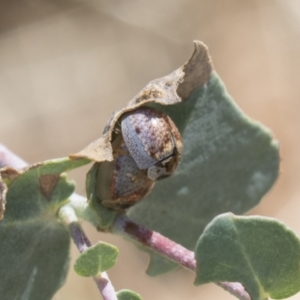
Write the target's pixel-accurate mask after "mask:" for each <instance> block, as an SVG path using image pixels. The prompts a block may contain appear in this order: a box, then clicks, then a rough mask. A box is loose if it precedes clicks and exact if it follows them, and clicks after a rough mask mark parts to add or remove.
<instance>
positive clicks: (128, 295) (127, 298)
mask: <svg viewBox="0 0 300 300" xmlns="http://www.w3.org/2000/svg"><path fill="white" fill-rule="evenodd" d="M117 297H118V300H143V299H142V298H141V296H140V295H139V294H137V293H136V292H133V291H130V290H121V291H119V292H118V293H117Z"/></svg>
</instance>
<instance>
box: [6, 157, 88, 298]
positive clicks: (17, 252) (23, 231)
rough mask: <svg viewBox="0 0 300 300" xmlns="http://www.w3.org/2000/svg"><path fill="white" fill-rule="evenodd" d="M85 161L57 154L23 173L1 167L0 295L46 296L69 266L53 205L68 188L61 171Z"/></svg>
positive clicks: (64, 196)
mask: <svg viewBox="0 0 300 300" xmlns="http://www.w3.org/2000/svg"><path fill="white" fill-rule="evenodd" d="M87 162H88V161H87V160H78V161H71V160H69V159H60V160H54V161H48V162H45V163H40V164H37V165H35V166H31V167H29V168H28V169H27V170H25V171H23V172H17V171H13V170H11V169H10V170H5V169H3V170H1V173H2V177H3V178H4V179H5V180H6V182H7V184H8V192H7V195H6V201H7V203H6V211H5V214H4V219H3V220H2V221H1V222H0V239H1V245H0V278H1V281H0V295H1V299H16V300H40V299H43V300H47V299H51V298H52V297H53V295H54V293H55V292H56V291H57V289H58V288H60V286H61V285H62V284H63V283H64V281H65V277H66V274H67V270H68V265H69V246H70V238H69V234H68V232H67V231H66V229H65V228H64V226H63V225H62V224H61V223H60V222H59V221H58V220H57V218H56V212H57V210H58V208H59V207H60V206H61V205H63V204H64V203H66V201H67V199H68V197H69V196H70V195H71V194H72V193H73V191H74V183H73V182H69V181H67V179H66V176H65V175H63V174H61V172H64V171H66V170H70V169H72V168H76V167H79V166H80V165H82V164H85V163H87Z"/></svg>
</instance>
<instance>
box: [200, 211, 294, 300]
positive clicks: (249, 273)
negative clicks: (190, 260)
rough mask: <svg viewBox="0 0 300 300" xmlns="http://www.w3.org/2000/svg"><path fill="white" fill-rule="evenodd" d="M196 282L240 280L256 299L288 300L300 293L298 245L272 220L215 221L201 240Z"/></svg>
mask: <svg viewBox="0 0 300 300" xmlns="http://www.w3.org/2000/svg"><path fill="white" fill-rule="evenodd" d="M195 257H196V260H197V264H198V266H199V267H198V271H197V277H196V281H195V284H197V285H198V284H203V283H207V282H218V281H228V282H240V283H242V284H243V285H244V287H245V288H246V290H247V292H248V293H249V294H250V296H251V299H253V300H265V299H268V297H270V298H272V299H285V298H287V297H290V296H292V295H294V294H296V293H297V292H298V291H299V290H300V281H299V278H300V269H299V263H300V241H299V239H298V238H297V237H296V235H295V234H294V233H293V232H292V231H291V230H290V229H288V228H287V227H286V226H285V225H284V224H282V223H280V222H279V221H276V220H274V219H270V218H262V217H256V216H253V217H238V216H235V215H233V214H230V213H227V214H223V215H220V216H218V217H216V218H215V219H214V220H213V221H212V222H211V223H210V224H209V225H208V226H207V227H206V229H205V230H204V232H203V234H202V236H201V237H200V239H199V241H198V243H197V246H196V250H195Z"/></svg>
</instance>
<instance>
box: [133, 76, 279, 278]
mask: <svg viewBox="0 0 300 300" xmlns="http://www.w3.org/2000/svg"><path fill="white" fill-rule="evenodd" d="M151 106H155V107H159V109H161V110H162V111H164V112H166V113H167V114H169V116H171V118H172V119H173V121H174V122H175V123H176V125H177V126H178V128H179V129H180V131H181V133H182V136H183V143H184V149H183V156H182V159H181V163H180V165H179V167H178V170H177V171H176V172H175V174H174V175H172V176H171V177H170V178H168V179H165V180H162V181H160V182H157V184H156V186H155V187H154V189H153V191H152V192H151V194H150V195H149V196H148V197H147V198H145V199H144V200H142V201H141V202H140V203H138V204H137V205H136V206H134V207H132V208H131V209H130V210H129V212H128V214H129V216H130V217H131V218H132V219H134V220H135V221H137V222H139V223H141V224H143V225H145V226H147V227H148V228H151V229H153V230H155V231H158V232H160V233H162V234H163V235H165V236H167V237H169V238H170V239H172V240H174V241H176V242H178V243H180V244H182V245H183V246H185V247H187V248H189V249H190V250H193V249H194V247H195V244H196V242H197V240H198V237H199V236H200V234H201V233H202V231H203V229H204V227H205V226H206V224H207V223H208V222H210V221H211V220H212V219H213V218H214V217H215V216H217V215H218V214H221V213H224V212H227V211H231V212H233V213H236V214H243V213H245V212H246V211H248V210H249V209H251V208H253V207H254V206H256V205H257V204H258V203H259V202H260V201H261V199H262V197H263V196H264V195H265V194H266V193H267V192H268V191H269V189H270V188H271V187H272V185H273V183H274V182H275V180H276V178H277V176H278V169H279V151H278V143H277V142H276V141H275V140H274V139H273V137H272V135H271V133H270V131H269V130H268V129H266V128H265V127H264V126H262V125H261V124H259V123H258V122H255V121H253V120H251V119H250V118H249V117H247V116H246V115H245V114H244V113H243V112H242V111H241V110H240V109H239V108H238V107H237V105H236V104H235V103H234V101H233V100H232V98H231V97H230V95H229V94H228V93H227V91H226V88H225V86H224V84H223V83H222V81H221V80H220V78H219V76H218V75H217V74H216V72H213V73H212V74H211V75H210V77H209V79H208V81H207V83H206V84H204V85H203V86H200V87H197V88H195V89H194V90H193V92H192V93H191V94H190V96H189V97H188V98H187V100H185V101H184V102H182V103H179V104H175V105H171V106H163V105H158V104H152V105H151ZM152 261H153V262H152ZM174 268H176V265H175V264H166V263H162V259H161V263H159V258H158V257H157V255H154V256H153V259H152V260H151V262H150V265H149V268H148V270H149V272H148V273H149V275H159V274H161V273H164V272H167V271H169V270H172V269H174Z"/></svg>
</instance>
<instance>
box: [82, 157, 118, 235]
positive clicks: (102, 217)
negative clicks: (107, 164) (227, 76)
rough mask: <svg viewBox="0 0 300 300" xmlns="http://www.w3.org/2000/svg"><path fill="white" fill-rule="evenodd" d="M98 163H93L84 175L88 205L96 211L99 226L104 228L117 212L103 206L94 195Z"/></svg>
mask: <svg viewBox="0 0 300 300" xmlns="http://www.w3.org/2000/svg"><path fill="white" fill-rule="evenodd" d="M98 164H99V163H95V164H94V165H93V166H92V168H91V169H90V170H89V172H88V173H87V175H86V195H87V198H88V200H89V205H90V207H91V208H92V209H93V210H94V211H95V212H96V213H97V216H98V217H99V226H100V227H101V228H102V229H105V228H107V227H109V226H110V225H111V224H113V221H114V219H115V218H116V215H117V214H118V213H117V212H116V211H114V210H112V209H108V208H106V207H104V206H103V205H102V204H101V203H100V201H99V199H98V198H97V196H96V193H95V191H96V184H97V171H98ZM98 180H99V179H98Z"/></svg>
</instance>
